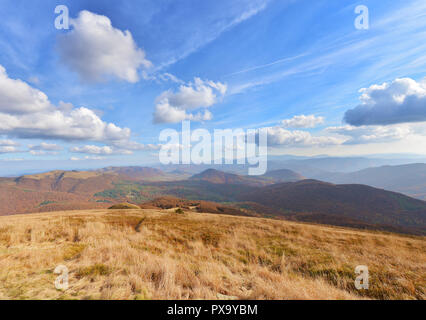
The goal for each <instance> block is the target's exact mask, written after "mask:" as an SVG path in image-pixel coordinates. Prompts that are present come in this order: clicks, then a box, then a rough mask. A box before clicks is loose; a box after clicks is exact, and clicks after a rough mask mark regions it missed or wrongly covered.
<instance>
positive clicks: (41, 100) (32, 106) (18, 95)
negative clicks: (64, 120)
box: [0, 65, 51, 114]
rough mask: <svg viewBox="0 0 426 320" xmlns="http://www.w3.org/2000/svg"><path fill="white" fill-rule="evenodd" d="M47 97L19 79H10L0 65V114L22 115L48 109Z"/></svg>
mask: <svg viewBox="0 0 426 320" xmlns="http://www.w3.org/2000/svg"><path fill="white" fill-rule="evenodd" d="M50 106H51V105H50V102H49V99H48V98H47V96H46V95H45V94H44V93H43V92H41V91H40V90H37V89H35V88H32V87H31V86H30V85H28V84H27V83H26V82H24V81H22V80H19V79H11V78H9V76H8V75H7V73H6V69H5V68H4V67H3V66H1V65H0V112H2V113H3V112H4V113H10V114H24V113H31V112H40V111H44V110H47V109H48V108H49V107H50Z"/></svg>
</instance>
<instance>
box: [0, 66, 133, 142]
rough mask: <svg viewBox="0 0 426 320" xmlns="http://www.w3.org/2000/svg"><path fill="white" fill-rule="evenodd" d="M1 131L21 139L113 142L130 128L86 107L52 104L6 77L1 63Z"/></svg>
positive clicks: (128, 136) (27, 86) (36, 92)
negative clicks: (118, 124)
mask: <svg viewBox="0 0 426 320" xmlns="http://www.w3.org/2000/svg"><path fill="white" fill-rule="evenodd" d="M1 84H5V87H2V85H1ZM11 92H12V93H13V94H12V95H11ZM0 134H3V135H7V136H9V137H17V138H24V139H59V140H90V141H116V140H128V139H129V138H130V129H128V128H120V127H118V126H116V125H115V124H113V123H107V122H104V121H103V120H102V119H101V118H100V117H99V116H98V115H97V114H96V113H95V112H94V111H93V110H91V109H88V108H83V107H81V108H75V107H74V106H72V105H71V104H67V103H63V102H61V103H59V107H55V106H54V105H52V104H51V103H50V102H49V99H48V97H47V96H46V95H45V94H44V93H43V92H41V91H39V90H36V89H34V88H32V87H30V86H29V85H28V84H26V83H24V82H22V81H21V80H12V79H10V78H8V77H7V74H6V72H5V71H4V68H3V67H2V66H0Z"/></svg>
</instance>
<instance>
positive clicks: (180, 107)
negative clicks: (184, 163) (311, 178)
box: [0, 0, 426, 174]
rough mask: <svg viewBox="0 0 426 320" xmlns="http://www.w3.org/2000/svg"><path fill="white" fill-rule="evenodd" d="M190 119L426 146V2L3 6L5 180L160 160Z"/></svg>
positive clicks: (307, 150)
mask: <svg viewBox="0 0 426 320" xmlns="http://www.w3.org/2000/svg"><path fill="white" fill-rule="evenodd" d="M57 6H62V7H59V8H64V7H66V8H67V11H68V16H69V20H68V22H69V23H68V29H67V28H65V29H64V28H62V27H64V26H66V23H65V22H66V19H65V20H64V19H63V18H64V14H65V13H66V12H64V11H63V10H59V9H58V11H57V12H56V13H55V8H57ZM358 6H362V8H363V10H362V11H357V10H356V8H357V7H358ZM364 9H368V15H367V12H366V11H365V10H364ZM367 16H368V23H367V19H366V17H367ZM361 18H362V19H361ZM360 25H361V27H360ZM183 120H190V121H191V128H193V129H197V128H203V129H207V130H209V131H210V132H213V130H215V129H237V128H241V129H243V130H247V129H260V128H265V129H267V132H268V147H269V148H268V153H269V154H271V155H280V154H291V155H299V156H317V155H330V156H360V155H364V156H365V155H371V154H374V155H377V154H390V153H392V154H397V153H401V154H402V153H410V154H421V155H426V2H425V1H423V0H404V1H402V0H401V1H397V0H392V1H391V0H384V1H377V0H374V1H369V0H363V1H349V0H348V1H346V0H317V1H313V0H233V1H228V0H214V1H210V0H204V1H198V0H181V1H171V0H155V1H154V0H143V1H107V0H102V1H98V0H90V1H89V0H72V1H66V0H62V1H51V0H34V1H31V2H30V1H27V0H13V1H12V0H0V174H7V173H11V174H12V173H13V172H14V171H28V172H29V171H31V170H36V168H46V169H48V168H49V169H53V168H58V167H61V168H63V169H72V168H91V167H102V166H106V165H145V164H152V163H156V162H158V152H159V149H160V148H161V143H160V141H159V135H160V132H161V131H162V130H164V129H168V128H171V129H176V130H180V128H181V126H182V121H183Z"/></svg>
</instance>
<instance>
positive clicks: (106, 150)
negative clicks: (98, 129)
mask: <svg viewBox="0 0 426 320" xmlns="http://www.w3.org/2000/svg"><path fill="white" fill-rule="evenodd" d="M70 151H71V152H75V153H88V154H103V155H108V154H113V153H114V150H113V149H112V148H111V147H109V146H104V147H99V146H92V145H87V146H84V147H74V148H71V149H70Z"/></svg>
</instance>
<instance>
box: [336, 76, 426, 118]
mask: <svg viewBox="0 0 426 320" xmlns="http://www.w3.org/2000/svg"><path fill="white" fill-rule="evenodd" d="M360 93H361V97H360V100H361V104H360V105H358V106H357V107H355V108H354V109H351V110H348V111H347V112H346V113H345V116H344V121H345V122H346V123H348V124H350V125H353V126H362V125H389V124H396V123H407V122H422V121H426V79H424V80H423V81H421V82H417V81H415V80H413V79H410V78H402V79H395V80H394V81H392V82H390V83H389V82H385V83H383V84H381V85H377V84H375V85H372V86H370V87H369V88H363V89H361V90H360Z"/></svg>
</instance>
